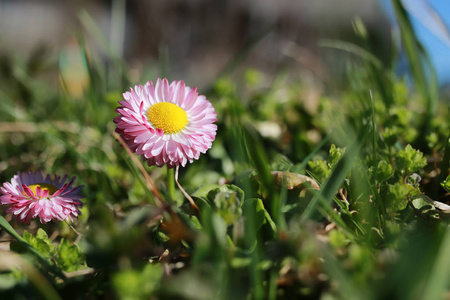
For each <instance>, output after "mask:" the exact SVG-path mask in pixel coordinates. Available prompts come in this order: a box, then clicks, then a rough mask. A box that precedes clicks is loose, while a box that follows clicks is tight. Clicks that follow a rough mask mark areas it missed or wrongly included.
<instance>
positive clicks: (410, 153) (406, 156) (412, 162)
mask: <svg viewBox="0 0 450 300" xmlns="http://www.w3.org/2000/svg"><path fill="white" fill-rule="evenodd" d="M395 163H396V164H397V168H398V169H399V170H400V172H401V173H402V175H404V176H407V175H410V174H412V173H414V172H416V171H418V170H420V169H422V168H423V167H425V166H426V164H427V160H426V159H425V158H424V157H423V153H422V152H420V151H419V150H415V149H413V148H412V147H411V145H408V146H406V148H405V150H400V151H399V152H398V153H397V156H396V158H395Z"/></svg>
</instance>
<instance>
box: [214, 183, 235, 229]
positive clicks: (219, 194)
mask: <svg viewBox="0 0 450 300" xmlns="http://www.w3.org/2000/svg"><path fill="white" fill-rule="evenodd" d="M206 198H207V200H208V201H209V203H210V204H211V205H212V206H213V207H214V208H215V210H216V211H217V212H218V213H219V215H220V216H221V217H222V218H223V219H224V221H225V222H226V224H227V225H231V224H233V223H234V222H235V221H236V220H237V219H239V216H240V215H241V214H242V209H241V206H242V204H243V202H244V192H243V191H242V190H241V189H240V188H239V187H237V186H235V185H223V186H220V187H218V188H215V189H212V190H210V191H209V192H208V194H207V195H206Z"/></svg>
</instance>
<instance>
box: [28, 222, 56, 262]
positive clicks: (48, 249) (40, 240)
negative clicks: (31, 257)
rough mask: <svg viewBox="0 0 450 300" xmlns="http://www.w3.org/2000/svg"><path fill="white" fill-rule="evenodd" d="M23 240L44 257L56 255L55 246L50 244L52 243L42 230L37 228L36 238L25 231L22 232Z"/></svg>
mask: <svg viewBox="0 0 450 300" xmlns="http://www.w3.org/2000/svg"><path fill="white" fill-rule="evenodd" d="M23 238H24V240H25V241H26V242H28V243H29V244H30V245H31V246H33V247H34V248H35V249H36V250H37V251H38V252H39V253H41V254H42V255H43V256H45V257H48V258H50V257H53V256H54V255H55V253H56V245H53V244H52V241H51V240H50V239H49V238H48V235H47V232H45V231H44V230H43V229H42V228H39V230H38V232H37V233H36V237H34V236H33V235H32V234H31V233H29V232H28V231H26V230H25V231H24V232H23Z"/></svg>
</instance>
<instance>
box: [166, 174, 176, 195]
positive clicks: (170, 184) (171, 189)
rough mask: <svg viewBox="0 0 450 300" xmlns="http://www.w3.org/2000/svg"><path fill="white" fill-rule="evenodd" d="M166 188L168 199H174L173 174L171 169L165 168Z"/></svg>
mask: <svg viewBox="0 0 450 300" xmlns="http://www.w3.org/2000/svg"><path fill="white" fill-rule="evenodd" d="M167 190H168V192H169V197H170V200H172V201H173V200H175V174H174V171H173V169H169V168H167Z"/></svg>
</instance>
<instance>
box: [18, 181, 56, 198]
mask: <svg viewBox="0 0 450 300" xmlns="http://www.w3.org/2000/svg"><path fill="white" fill-rule="evenodd" d="M28 187H29V188H30V189H31V190H32V191H33V194H34V195H35V196H36V188H37V187H40V188H41V190H46V191H48V194H49V195H53V194H54V193H55V192H56V191H57V190H58V188H57V187H56V186H54V185H53V184H50V183H35V184H31V185H29V186H28ZM22 194H24V195H25V196H26V194H25V192H23V193H22Z"/></svg>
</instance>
